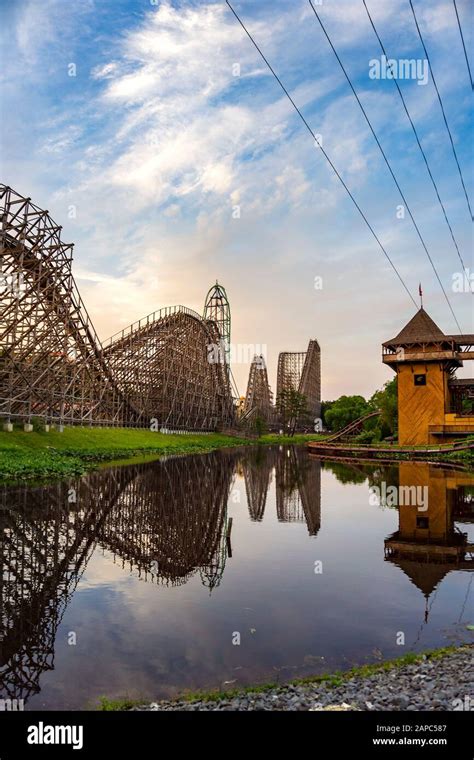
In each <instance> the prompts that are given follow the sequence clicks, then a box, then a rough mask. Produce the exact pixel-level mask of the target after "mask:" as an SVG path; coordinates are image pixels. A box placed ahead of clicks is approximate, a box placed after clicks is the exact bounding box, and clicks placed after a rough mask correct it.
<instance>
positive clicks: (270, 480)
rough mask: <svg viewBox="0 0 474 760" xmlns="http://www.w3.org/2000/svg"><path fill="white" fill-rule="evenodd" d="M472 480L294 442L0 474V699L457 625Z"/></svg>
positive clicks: (57, 695) (128, 686)
mask: <svg viewBox="0 0 474 760" xmlns="http://www.w3.org/2000/svg"><path fill="white" fill-rule="evenodd" d="M391 486H395V488H391ZM408 487H411V488H408ZM473 489H474V476H472V475H471V476H469V475H468V474H467V473H465V472H462V471H458V470H453V469H446V468H442V467H435V466H432V465H428V464H424V463H416V464H414V463H405V462H404V463H401V464H396V465H391V466H381V465H376V466H373V465H360V464H356V463H351V464H349V465H347V464H342V463H340V462H331V461H325V462H321V461H319V460H318V459H316V458H312V457H309V456H308V454H307V453H306V451H305V449H304V448H298V447H275V448H264V447H259V448H255V447H252V448H250V447H249V448H246V449H244V450H242V449H240V450H237V449H236V450H227V451H220V452H214V453H211V454H207V455H198V456H186V457H172V458H168V459H161V460H159V461H155V462H148V463H144V464H133V465H128V466H123V467H110V468H106V469H101V470H97V471H94V472H93V473H91V474H89V475H87V476H85V477H83V478H81V479H78V480H70V481H68V482H61V483H56V484H54V485H48V486H41V487H37V486H34V487H33V486H15V487H5V488H2V489H1V490H0V553H1V561H2V575H1V576H0V611H1V618H0V699H1V698H4V699H5V698H8V697H9V698H16V699H23V700H24V702H25V709H78V708H84V707H91V706H93V705H96V704H97V702H98V700H99V698H100V697H101V696H104V695H106V696H107V697H109V698H117V697H129V698H144V699H147V700H152V699H156V698H164V697H171V696H174V695H176V694H178V693H180V692H183V691H184V690H188V689H189V690H198V689H215V688H224V689H231V688H238V687H239V686H244V685H247V684H251V683H257V682H261V681H262V682H263V681H265V682H266V681H282V682H283V681H285V680H289V679H293V678H296V677H303V676H306V675H311V674H316V673H323V672H326V671H330V670H334V669H338V668H349V667H351V666H352V665H354V664H362V663H371V662H377V661H378V660H380V659H381V658H389V657H397V656H401V655H403V654H406V653H407V652H409V651H417V650H421V649H426V648H431V647H437V646H443V645H446V644H450V643H460V642H462V641H470V640H472V638H473V634H472V632H471V631H469V630H468V629H467V625H468V624H472V623H473V622H474V619H473V618H474V613H473V607H472V594H473V593H474V591H473V589H472V586H473V584H472V578H473V577H474V574H473V573H472V572H470V571H472V569H473V567H474V562H473V560H472V553H470V550H469V543H470V544H471V545H472V544H473V542H474V530H473V528H474V517H473V502H472V493H473ZM397 504H398V506H397ZM231 518H232V519H231ZM471 549H472V546H471Z"/></svg>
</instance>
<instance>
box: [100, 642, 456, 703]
mask: <svg viewBox="0 0 474 760" xmlns="http://www.w3.org/2000/svg"><path fill="white" fill-rule="evenodd" d="M469 646H470V645H465V644H463V645H461V646H449V647H441V648H439V649H430V650H428V651H426V652H420V653H415V652H409V653H408V654H405V655H403V656H402V657H398V658H396V659H394V660H386V661H384V662H381V663H380V662H378V663H371V664H369V665H357V666H355V667H353V668H351V669H350V670H345V671H336V672H334V673H326V674H323V675H318V676H309V677H307V678H296V679H293V680H292V681H288V682H287V683H276V682H273V683H264V684H258V685H256V686H246V687H244V688H240V689H232V690H229V691H215V690H214V691H198V692H187V693H184V694H181V695H180V696H179V697H176V699H175V701H181V702H183V701H185V702H216V701H220V700H229V699H232V698H234V697H238V696H240V695H242V694H263V693H265V692H267V691H272V690H276V689H285V688H286V687H288V686H289V685H293V686H301V685H304V684H317V683H325V684H327V685H328V686H334V687H336V686H342V685H343V684H344V682H345V681H349V680H350V679H351V678H357V679H360V680H361V681H362V680H363V679H364V678H369V677H370V676H372V675H374V674H376V673H380V672H387V671H391V670H396V669H398V668H402V667H404V666H405V665H411V664H413V663H417V662H421V661H422V660H425V659H428V660H440V659H442V658H443V657H446V656H448V655H450V654H453V653H454V652H457V651H458V650H460V649H465V648H466V647H469ZM149 701H150V700H147V699H130V698H129V697H124V698H123V699H109V698H108V697H102V698H101V699H100V702H99V705H98V709H99V710H105V711H111V710H130V709H131V708H132V707H137V706H139V705H143V704H146V703H147V702H149Z"/></svg>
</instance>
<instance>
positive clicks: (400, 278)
mask: <svg viewBox="0 0 474 760" xmlns="http://www.w3.org/2000/svg"><path fill="white" fill-rule="evenodd" d="M226 4H227V5H228V6H229V8H230V10H231V11H232V13H233V14H234V16H235V18H236V19H237V21H238V22H239V24H240V26H241V27H242V29H243V30H244V32H245V33H246V35H247V37H248V38H249V39H250V41H251V42H252V44H253V45H254V47H255V49H256V50H257V51H258V53H259V54H260V56H261V58H262V59H263V61H264V62H265V64H266V65H267V67H268V69H269V70H270V72H271V73H272V74H273V76H274V78H275V79H276V81H277V82H278V84H279V85H280V87H281V89H282V90H283V92H284V93H285V95H286V97H287V98H288V100H289V101H290V103H291V104H292V106H293V108H294V109H295V111H296V113H297V114H298V116H299V117H300V119H301V120H302V122H303V124H304V125H305V127H306V129H307V130H308V132H309V133H310V135H311V136H312V137H313V139H314V141H315V144H316V145H317V146H318V147H319V149H320V150H321V152H322V154H323V156H324V157H325V159H326V161H327V162H328V164H329V166H330V167H331V169H332V170H333V172H334V174H335V175H336V177H337V178H338V180H339V181H340V183H341V184H342V186H343V187H344V189H345V190H346V192H347V194H348V195H349V197H350V198H351V200H352V202H353V204H354V206H355V207H356V209H357V210H358V212H359V214H360V215H361V217H362V219H363V220H364V222H365V223H366V225H367V227H368V228H369V230H370V232H371V233H372V235H373V237H374V238H375V240H376V241H377V243H378V245H379V246H380V248H381V250H382V252H383V254H384V256H385V257H386V259H387V261H388V262H389V264H390V266H391V267H392V269H393V271H394V272H395V274H396V275H397V277H398V279H399V280H400V282H401V284H402V285H403V287H404V289H405V290H406V292H407V293H408V296H409V297H410V299H411V301H412V302H413V303H414V305H415V307H416V309H418V304H417V303H416V301H415V299H414V298H413V296H412V294H411V293H410V291H409V289H408V287H407V286H406V284H405V282H404V280H403V278H402V276H401V274H400V272H399V271H398V269H397V268H396V266H395V264H394V263H393V261H392V259H391V258H390V256H389V254H388V253H387V251H386V250H385V248H384V246H383V244H382V243H381V241H380V239H379V237H378V236H377V233H376V232H375V230H374V228H373V227H372V225H371V224H370V222H369V220H368V219H367V217H366V215H365V214H364V212H363V211H362V209H361V207H360V206H359V204H358V203H357V201H356V199H355V198H354V196H353V194H352V193H351V191H350V190H349V188H348V186H347V185H346V183H345V182H344V180H343V178H342V177H341V175H340V174H339V172H338V170H337V169H336V167H335V166H334V164H333V162H332V161H331V159H330V158H329V156H328V154H327V153H326V151H325V150H324V148H323V146H322V145H321V142H320V141H319V140H318V138H317V137H316V134H315V133H314V132H313V130H312V128H311V127H310V125H309V124H308V122H307V121H306V119H305V117H304V116H303V114H302V112H301V111H300V109H299V108H298V106H297V105H296V103H295V101H294V100H293V98H292V97H291V95H290V93H289V92H288V90H287V89H286V87H285V85H284V84H283V82H282V81H281V79H280V78H279V76H278V74H277V73H276V72H275V71H274V69H273V68H272V66H271V65H270V63H269V61H268V60H267V58H266V57H265V55H264V54H263V52H262V51H261V49H260V48H259V46H258V45H257V43H256V42H255V40H254V38H253V37H252V35H251V34H250V32H249V31H248V29H247V28H246V26H245V24H244V23H243V21H241V19H240V18H239V16H238V14H237V13H236V11H235V10H234V9H233V7H232V5H231V4H230V2H229V0H226ZM461 332H462V331H461Z"/></svg>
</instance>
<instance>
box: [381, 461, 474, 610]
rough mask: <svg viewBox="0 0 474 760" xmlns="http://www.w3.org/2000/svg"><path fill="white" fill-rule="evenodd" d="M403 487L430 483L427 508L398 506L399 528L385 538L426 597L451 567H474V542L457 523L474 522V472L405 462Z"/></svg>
mask: <svg viewBox="0 0 474 760" xmlns="http://www.w3.org/2000/svg"><path fill="white" fill-rule="evenodd" d="M399 487H402V488H403V487H405V488H414V487H415V488H420V487H421V488H426V489H427V490H426V496H427V498H426V503H424V504H423V509H414V507H413V505H412V504H400V505H399V507H398V530H397V531H395V532H394V533H393V534H392V535H391V536H389V537H388V538H387V539H386V540H385V557H386V559H387V560H388V561H389V562H393V563H394V564H395V565H397V566H398V567H399V568H400V569H401V570H403V572H404V573H405V575H407V576H408V578H409V579H410V581H411V582H412V583H413V584H414V585H415V586H416V587H417V588H418V589H419V590H420V591H421V593H422V594H423V596H424V597H425V599H426V601H427V607H426V611H425V620H427V619H428V613H429V607H428V600H429V598H430V596H431V595H432V593H433V591H434V590H435V589H436V588H437V587H438V585H439V583H440V582H441V580H442V579H443V578H444V577H445V575H447V573H449V572H450V571H451V570H473V569H474V545H473V544H472V542H471V544H470V543H469V542H468V534H467V532H465V531H463V530H461V529H460V527H459V525H458V524H456V523H461V524H462V523H464V522H466V523H467V522H473V520H474V511H473V502H472V499H471V491H470V489H471V488H473V487H474V476H472V475H469V474H466V473H463V472H456V471H450V470H443V469H441V468H437V467H433V466H432V465H429V464H424V463H413V462H402V463H400V465H399Z"/></svg>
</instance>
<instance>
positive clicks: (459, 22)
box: [453, 0, 474, 90]
mask: <svg viewBox="0 0 474 760" xmlns="http://www.w3.org/2000/svg"><path fill="white" fill-rule="evenodd" d="M453 5H454V10H455V11H456V18H457V20H458V27H459V34H460V35H461V42H462V47H463V50H464V57H465V59H466V65H467V70H468V72H469V79H470V80H471V90H474V84H473V82H472V74H471V67H470V66H469V58H468V57H467V50H466V45H465V43H464V35H463V33H462V26H461V21H460V20H459V13H458V9H457V6H456V0H453Z"/></svg>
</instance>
